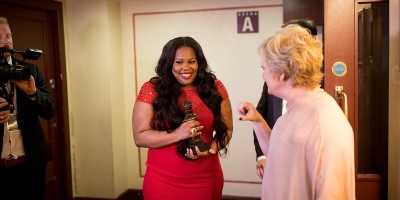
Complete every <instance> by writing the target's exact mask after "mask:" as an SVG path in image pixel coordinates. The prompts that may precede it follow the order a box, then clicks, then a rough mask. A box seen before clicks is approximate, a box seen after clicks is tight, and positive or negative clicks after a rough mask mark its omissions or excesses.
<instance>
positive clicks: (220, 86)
mask: <svg viewBox="0 0 400 200" xmlns="http://www.w3.org/2000/svg"><path fill="white" fill-rule="evenodd" d="M215 86H217V89H218V92H219V93H220V94H221V96H222V99H223V100H225V99H228V98H229V95H228V91H226V88H225V86H224V84H223V83H222V82H221V81H220V80H218V79H217V80H215Z"/></svg>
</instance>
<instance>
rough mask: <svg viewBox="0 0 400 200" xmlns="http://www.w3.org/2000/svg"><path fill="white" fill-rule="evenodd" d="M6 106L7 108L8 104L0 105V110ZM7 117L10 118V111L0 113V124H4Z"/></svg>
mask: <svg viewBox="0 0 400 200" xmlns="http://www.w3.org/2000/svg"><path fill="white" fill-rule="evenodd" d="M6 106H8V102H2V103H0V110H2V108H4V107H6ZM9 117H10V109H7V110H2V111H0V124H4V123H6V122H7V121H8V118H9Z"/></svg>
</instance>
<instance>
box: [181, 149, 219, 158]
mask: <svg viewBox="0 0 400 200" xmlns="http://www.w3.org/2000/svg"><path fill="white" fill-rule="evenodd" d="M195 148H196V154H197V155H196V154H194V152H193V149H191V148H187V149H186V154H185V156H186V157H188V158H190V159H192V160H195V159H198V158H202V157H207V156H209V155H210V154H211V155H212V154H215V150H214V149H212V148H210V149H209V150H208V151H203V152H201V151H200V150H199V148H197V146H196V147H195Z"/></svg>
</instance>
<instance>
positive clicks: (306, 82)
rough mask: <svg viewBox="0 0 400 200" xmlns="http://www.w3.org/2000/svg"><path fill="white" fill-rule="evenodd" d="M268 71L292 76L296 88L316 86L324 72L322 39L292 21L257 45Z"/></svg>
mask: <svg viewBox="0 0 400 200" xmlns="http://www.w3.org/2000/svg"><path fill="white" fill-rule="evenodd" d="M258 51H259V54H260V57H261V59H262V60H263V61H265V63H266V64H267V66H266V67H267V70H268V69H269V70H271V72H272V74H274V75H277V76H279V75H280V74H284V77H285V78H284V79H285V80H288V79H289V78H291V79H292V82H293V87H307V88H315V87H317V86H318V85H319V84H320V82H321V80H322V77H323V74H322V72H321V66H322V60H323V54H322V42H321V41H320V40H319V39H318V38H317V37H315V36H312V35H311V34H310V33H309V32H308V30H307V29H305V28H303V27H301V26H299V25H296V24H290V25H288V26H286V27H284V28H282V29H280V30H279V31H277V32H276V33H275V35H273V36H271V37H270V38H268V39H266V40H265V41H263V43H262V44H261V45H260V46H259V48H258Z"/></svg>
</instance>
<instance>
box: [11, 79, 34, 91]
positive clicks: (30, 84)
mask: <svg viewBox="0 0 400 200" xmlns="http://www.w3.org/2000/svg"><path fill="white" fill-rule="evenodd" d="M12 82H13V83H14V84H15V85H16V86H17V87H18V88H19V89H21V90H22V91H24V92H25V94H27V95H33V94H35V92H36V85H35V79H34V78H33V76H31V77H29V79H28V80H19V81H16V80H12Z"/></svg>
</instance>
